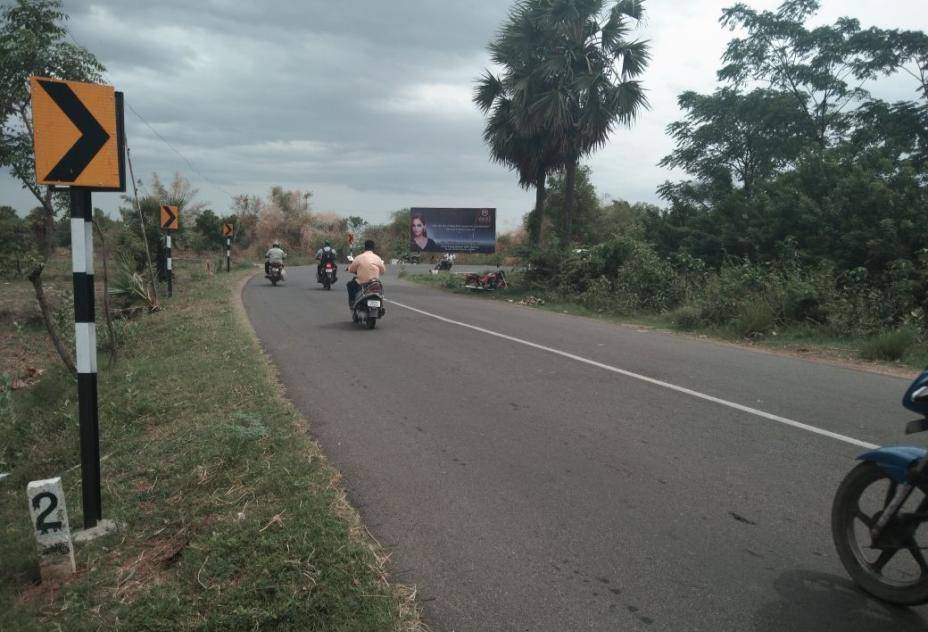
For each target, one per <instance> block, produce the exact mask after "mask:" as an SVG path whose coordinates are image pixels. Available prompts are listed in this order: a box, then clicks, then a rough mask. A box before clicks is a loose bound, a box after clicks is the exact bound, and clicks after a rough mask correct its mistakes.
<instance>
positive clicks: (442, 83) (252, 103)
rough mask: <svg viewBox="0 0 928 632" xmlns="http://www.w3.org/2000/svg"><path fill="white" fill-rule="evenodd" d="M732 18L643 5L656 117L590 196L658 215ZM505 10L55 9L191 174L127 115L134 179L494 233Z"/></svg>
mask: <svg viewBox="0 0 928 632" xmlns="http://www.w3.org/2000/svg"><path fill="white" fill-rule="evenodd" d="M732 1H733V0H687V1H686V2H683V3H681V2H671V1H670V0H651V2H649V3H648V5H647V9H648V12H649V14H648V19H647V23H646V28H645V29H644V32H643V33H642V35H643V36H644V37H648V38H651V39H652V42H653V46H654V48H653V50H654V61H653V63H652V66H651V69H650V70H649V71H648V73H647V74H646V76H645V78H644V79H645V85H646V87H647V88H648V90H649V97H650V99H651V102H652V104H653V106H654V107H653V109H652V110H651V111H650V112H647V113H644V114H643V115H642V117H641V119H640V120H639V121H638V122H637V123H636V125H635V126H634V128H632V129H631V130H625V129H622V130H617V131H616V133H615V134H614V136H613V140H612V141H611V142H610V143H609V144H608V145H607V147H605V148H604V149H603V150H602V151H600V152H597V153H596V154H595V155H594V156H593V157H592V158H591V159H590V163H591V164H592V166H593V169H594V183H595V184H596V186H597V188H598V190H599V191H600V192H601V193H603V194H609V195H611V196H613V197H623V198H626V199H631V200H645V201H658V200H657V198H656V195H655V192H654V191H655V188H656V187H657V186H658V185H659V184H660V183H661V182H662V181H663V180H665V179H667V178H669V177H673V174H670V173H669V172H667V171H665V170H662V169H660V168H658V167H656V163H657V162H658V161H659V160H660V158H661V157H662V156H664V155H665V154H666V153H667V152H668V151H669V150H670V148H671V144H670V141H669V140H668V139H667V137H666V135H665V134H664V128H665V126H666V125H667V124H668V123H670V122H672V121H673V120H675V119H676V118H678V117H679V115H680V113H679V111H678V110H677V107H676V103H675V100H676V96H677V94H678V93H679V92H680V91H682V90H684V89H694V90H699V91H710V90H712V89H713V88H714V85H715V70H716V69H717V67H718V60H719V55H720V54H721V51H722V49H723V48H724V44H725V42H726V41H727V40H728V39H729V38H730V37H731V34H730V33H728V32H725V31H723V30H722V29H721V28H720V27H719V26H718V23H717V19H718V16H719V14H720V12H721V8H722V7H723V6H725V5H727V4H731V3H732ZM777 2H778V0H756V2H755V1H752V4H758V3H762V4H763V6H764V7H766V6H767V5H771V6H772V5H774V4H776V3H777ZM510 4H511V3H510V2H509V0H469V1H466V0H395V1H393V2H374V1H372V0H355V1H349V2H332V1H331V0H306V1H303V2H300V1H299V0H293V1H285V0H272V1H270V2H248V1H244V0H243V1H233V0H159V1H158V2H151V1H150V0H145V1H141V0H131V1H130V0H65V9H66V11H67V12H68V13H69V14H70V16H71V19H70V21H69V28H70V30H71V32H72V33H73V34H74V37H75V38H76V39H77V40H78V41H80V42H81V43H82V44H83V45H85V46H87V47H88V48H90V49H91V50H92V51H93V52H94V54H96V55H97V56H98V58H99V59H100V60H101V61H102V62H103V63H104V64H105V65H106V66H107V68H108V73H107V80H108V81H109V82H111V83H113V84H114V85H116V86H117V89H120V90H122V91H123V92H124V93H125V95H126V101H127V103H128V104H129V105H131V106H132V107H133V108H134V109H135V110H137V111H138V112H139V113H140V114H141V115H142V116H144V117H145V119H146V120H147V121H148V123H149V124H151V126H152V127H153V128H154V129H155V130H157V132H158V133H159V134H161V135H162V136H163V137H165V138H166V139H167V140H168V141H169V142H170V143H171V145H173V146H174V147H176V148H177V149H179V150H180V151H181V152H182V153H183V154H184V155H185V156H186V157H187V158H189V159H190V160H192V161H193V162H194V163H195V165H196V167H197V169H198V170H199V173H197V172H194V171H192V170H191V169H190V168H189V167H188V166H187V164H186V162H185V161H184V160H182V159H181V158H179V157H178V156H177V155H175V154H174V153H173V151H171V149H169V148H168V147H167V146H165V144H164V143H163V142H162V141H161V140H159V139H158V138H157V137H156V136H155V135H154V134H153V133H152V132H151V131H150V130H149V129H148V127H147V126H146V125H145V124H144V123H142V122H141V121H140V120H139V119H137V118H136V117H135V115H134V114H132V112H131V111H130V112H127V114H126V116H127V118H126V124H127V133H128V137H129V144H130V146H131V147H132V154H133V162H134V164H135V168H136V175H138V176H142V177H144V178H148V177H149V175H150V174H151V173H152V172H158V173H160V174H162V175H163V176H166V177H169V176H170V174H172V173H174V172H175V171H180V172H182V173H184V174H185V175H187V176H188V177H189V178H190V179H191V180H192V181H193V183H194V185H195V186H196V187H198V188H199V189H200V191H201V197H202V198H203V199H204V200H208V201H210V202H211V203H212V204H213V206H214V208H217V209H226V208H228V205H229V203H230V200H229V198H228V197H227V196H226V194H225V193H224V192H223V190H225V191H229V192H231V193H236V194H237V193H241V192H248V193H254V194H262V195H263V194H266V193H267V190H268V189H269V188H270V186H272V185H274V184H281V185H283V186H288V187H293V188H303V189H311V190H313V191H315V192H316V195H315V197H314V202H315V204H316V205H317V206H318V207H320V208H324V209H326V210H334V211H337V212H341V213H352V214H363V215H366V216H367V217H369V218H371V219H374V220H380V219H385V218H386V217H387V216H388V214H389V212H390V211H391V210H394V209H396V208H399V207H402V206H409V205H416V204H441V205H454V204H460V205H462V206H470V205H476V204H480V205H489V204H492V205H495V206H497V207H498V208H499V209H500V220H501V225H505V224H507V223H508V224H510V225H515V223H516V222H518V220H519V218H521V216H522V214H523V213H525V212H526V211H527V210H528V208H529V207H530V206H531V204H532V201H533V196H532V195H531V193H527V192H524V191H522V190H521V189H519V188H518V186H517V184H516V179H515V177H514V176H513V175H512V174H511V173H510V172H508V171H507V170H506V169H505V168H503V167H501V166H499V165H495V164H493V163H491V162H490V160H489V157H488V153H487V149H486V147H485V146H484V144H483V142H482V139H481V134H482V129H483V118H482V116H481V115H480V113H479V112H477V111H476V109H475V108H474V107H473V106H472V105H471V104H470V92H471V90H472V88H473V83H474V80H475V79H476V77H477V76H479V74H480V73H481V71H482V70H483V68H484V67H485V66H486V65H487V64H488V63H489V60H488V55H487V53H486V45H487V43H488V42H489V40H490V39H491V38H492V37H493V35H494V33H495V32H496V30H497V29H498V27H499V25H500V23H501V22H502V20H503V19H504V18H505V16H506V13H507V11H508V9H509V6H510ZM867 4H868V0H846V1H845V0H823V5H824V7H823V8H824V10H825V11H832V12H837V13H847V14H851V15H855V16H857V17H860V18H861V21H862V22H863V23H864V24H869V23H873V22H875V21H876V18H875V17H874V16H875V15H876V14H877V13H878V11H877V10H875V9H872V8H868V7H867ZM900 4H909V5H910V8H909V9H908V10H907V11H905V12H903V13H905V15H906V16H907V18H908V19H907V21H908V22H909V23H912V20H914V19H915V18H919V19H920V21H921V23H925V22H926V21H928V8H924V7H922V8H919V7H921V5H918V6H916V4H917V3H914V2H908V1H907V2H906V3H900ZM880 13H881V14H882V13H885V12H880ZM919 16H920V17H919ZM829 19H831V18H829ZM894 19H895V18H894ZM882 25H884V26H891V25H892V24H882ZM897 25H898V26H903V25H902V24H897ZM892 91H893V92H894V93H895V92H899V89H898V88H893V90H892ZM200 174H202V176H201V175H200ZM204 176H205V177H204ZM220 188H221V189H222V190H221V189H220ZM19 189H20V187H19V185H18V184H17V183H15V182H13V181H12V180H11V179H10V178H9V177H8V176H3V177H0V196H2V201H0V202H8V203H13V204H14V205H15V206H17V207H18V208H21V209H26V208H29V207H31V206H32V205H34V203H33V202H32V201H31V200H30V199H29V197H28V195H27V194H25V193H23V192H21V191H20V190H19ZM94 199H95V204H97V205H99V206H101V207H103V208H106V209H113V208H115V207H116V206H117V205H118V203H119V196H118V195H102V194H101V195H98V196H96V197H95V198H94Z"/></svg>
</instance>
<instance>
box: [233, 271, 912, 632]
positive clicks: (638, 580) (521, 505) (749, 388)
mask: <svg viewBox="0 0 928 632" xmlns="http://www.w3.org/2000/svg"><path fill="white" fill-rule="evenodd" d="M314 272H315V268H292V269H290V270H289V271H288V280H287V282H286V283H284V284H283V285H281V286H280V287H276V288H275V287H271V286H270V284H269V283H268V282H267V281H266V280H265V279H263V278H262V277H261V276H257V277H255V278H254V279H252V280H251V282H249V283H248V284H247V286H246V287H245V290H244V301H245V305H246V309H247V311H248V314H249V317H250V319H251V322H252V324H253V326H254V327H255V330H256V331H257V333H258V336H259V338H260V339H261V341H262V344H263V345H264V347H265V349H266V350H267V352H268V353H269V354H270V355H271V357H272V358H273V359H274V361H275V362H276V364H277V365H278V366H279V368H280V373H281V378H282V380H283V382H284V384H285V385H286V387H287V390H288V395H289V397H290V398H291V399H292V401H293V402H294V403H295V404H296V406H297V407H298V408H299V409H300V410H301V411H302V412H303V414H305V415H306V416H307V418H308V419H310V421H311V424H312V431H313V433H314V436H315V437H316V438H317V439H318V440H319V441H320V443H321V444H322V447H323V450H324V451H325V452H326V454H327V455H328V456H329V458H330V459H331V461H332V463H333V464H334V465H335V466H336V467H337V468H338V469H339V470H340V471H341V472H342V473H343V475H344V477H345V482H346V485H347V488H348V492H349V497H350V499H351V501H352V502H353V503H354V505H355V506H356V507H358V508H359V510H360V512H361V514H362V517H363V519H364V521H365V523H366V524H367V526H368V527H369V528H370V529H371V531H372V533H373V534H374V535H375V536H376V537H377V539H378V540H379V541H380V542H381V543H383V544H384V545H386V546H387V547H388V548H389V549H390V550H392V551H393V555H392V569H393V573H394V578H395V579H396V580H397V581H400V582H404V583H409V584H416V585H417V586H418V588H419V596H420V602H421V604H422V605H423V608H424V615H425V620H426V622H427V623H428V624H429V625H430V626H432V628H433V629H436V630H449V631H451V630H456V631H464V630H494V631H497V630H512V631H516V630H526V631H528V630H530V631H533V632H534V631H542V630H552V631H565V630H622V631H630V630H648V631H668V632H669V631H674V632H679V631H684V630H685V631H690V630H693V631H695V630H706V631H720V630H739V631H740V630H756V631H758V632H781V631H785V630H791V631H802V630H809V631H813V630H822V631H834V630H853V631H854V632H871V631H872V632H877V631H880V632H883V631H885V630H894V632H899V631H903V630H905V631H908V630H913V631H914V630H925V629H928V623H926V621H928V609H926V608H917V609H896V608H891V607H888V606H886V605H883V604H881V603H879V602H877V601H875V600H872V599H869V598H867V597H866V596H864V595H863V594H861V593H860V592H858V591H857V590H856V589H854V587H853V585H852V584H851V583H850V582H849V581H848V579H847V578H846V575H845V573H844V570H843V569H842V567H841V566H840V563H839V561H838V559H837V555H836V553H835V551H834V547H833V546H832V544H831V537H830V531H829V512H830V508H831V500H832V495H833V493H834V491H835V489H836V487H837V485H838V483H839V481H840V480H841V478H842V477H843V476H844V474H845V473H846V472H847V471H848V470H849V469H850V468H851V467H853V465H854V457H855V456H856V455H857V454H859V453H860V452H861V451H863V448H862V447H861V446H864V445H867V444H877V445H882V444H886V443H894V442H898V443H905V442H907V441H906V438H905V437H904V435H903V428H904V424H905V422H906V421H908V420H909V419H910V418H911V414H910V413H907V412H906V411H905V410H903V409H902V408H901V406H900V405H899V401H900V398H901V396H902V393H903V391H904V389H905V387H906V385H907V384H908V380H906V379H902V378H896V377H889V376H883V375H876V374H872V373H866V372H862V371H857V370H852V369H846V368H839V367H831V366H827V365H823V364H817V363H812V362H807V361H803V360H801V359H796V358H790V357H784V356H779V355H773V354H768V353H762V352H758V351H752V350H747V349H741V348H737V347H734V346H731V345H725V344H719V343H713V342H710V341H703V340H698V339H694V338H689V337H684V336H678V335H673V334H668V333H661V332H652V331H645V330H642V329H640V328H635V327H626V326H617V325H614V324H609V323H605V322H600V321H595V320H591V319H585V318H579V317H574V316H567V315H563V314H557V313H551V312H548V311H543V310H537V309H532V308H526V307H521V306H516V305H510V304H506V303H502V302H494V301H482V300H478V299H473V298H468V297H462V296H456V295H451V294H447V293H442V292H439V291H436V290H432V289H429V288H425V287H422V286H417V285H413V284H410V283H407V282H404V281H402V280H398V279H396V277H395V270H391V271H390V272H388V275H387V277H386V278H385V286H386V289H387V298H388V300H389V301H390V303H388V305H387V315H386V317H385V318H384V319H383V320H382V321H381V322H380V323H378V326H377V329H375V330H373V331H368V330H364V329H361V328H359V327H357V326H356V325H354V324H353V323H352V322H351V319H350V314H349V311H348V309H347V298H346V293H345V291H344V282H345V281H346V280H347V274H345V273H343V276H344V277H345V278H341V279H339V282H338V285H337V286H336V287H335V288H334V289H333V290H332V291H329V292H327V291H325V290H323V289H322V286H320V285H318V284H317V283H316V282H315V278H314Z"/></svg>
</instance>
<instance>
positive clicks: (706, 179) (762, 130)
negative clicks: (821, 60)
mask: <svg viewBox="0 0 928 632" xmlns="http://www.w3.org/2000/svg"><path fill="white" fill-rule="evenodd" d="M677 102H678V104H679V105H680V109H681V110H683V111H684V112H686V118H684V119H683V120H682V121H677V122H675V123H671V124H670V125H669V126H668V127H667V132H668V134H670V136H671V137H672V138H673V140H674V143H675V144H676V148H675V149H674V151H673V153H671V154H670V155H669V156H666V157H665V158H664V159H663V160H661V162H660V163H659V164H660V166H662V167H675V168H680V169H683V170H684V171H686V172H687V173H690V174H693V175H694V176H695V177H696V178H697V180H699V181H700V182H702V183H705V184H709V183H716V184H720V183H727V184H729V185H730V184H735V183H740V184H741V187H742V190H743V192H744V195H745V197H746V198H747V200H748V201H750V200H751V199H752V198H753V197H754V195H755V193H756V190H757V188H758V187H760V186H762V185H763V183H764V182H766V181H767V180H769V179H770V178H771V177H772V176H773V175H774V174H775V173H777V172H778V171H779V170H780V169H781V168H783V167H784V166H786V165H787V164H788V163H790V162H791V161H793V160H795V159H796V158H797V157H798V156H799V154H800V151H801V149H802V145H803V143H802V129H801V127H802V118H801V117H802V113H801V111H800V110H798V109H797V108H796V107H795V103H794V101H793V98H792V97H791V96H790V95H789V94H786V93H783V92H775V91H771V90H764V89H756V90H754V91H752V92H750V93H748V94H741V93H739V92H738V91H737V90H734V89H732V88H721V89H719V90H717V91H716V92H715V93H713V94H711V95H703V94H697V93H695V92H684V93H683V94H681V95H680V96H679V98H678V99H677ZM662 191H663V189H662ZM662 196H663V197H665V198H669V197H670V195H669V192H667V191H663V192H662Z"/></svg>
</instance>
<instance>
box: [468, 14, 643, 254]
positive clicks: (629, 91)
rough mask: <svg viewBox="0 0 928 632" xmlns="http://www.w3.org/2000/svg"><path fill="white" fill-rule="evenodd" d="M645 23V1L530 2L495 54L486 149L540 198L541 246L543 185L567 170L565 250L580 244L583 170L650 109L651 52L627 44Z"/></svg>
mask: <svg viewBox="0 0 928 632" xmlns="http://www.w3.org/2000/svg"><path fill="white" fill-rule="evenodd" d="M642 16H643V8H642V3H641V2H638V1H637V0H630V1H626V0H623V1H621V2H614V1H611V2H603V1H598V2H586V1H581V0H526V1H525V2H520V3H518V4H516V6H515V7H514V8H513V9H512V11H511V12H510V14H509V17H508V19H507V20H506V22H504V24H503V26H502V28H501V29H500V32H499V35H498V36H497V38H496V40H494V42H493V43H491V45H490V52H491V55H492V58H493V61H494V62H495V63H496V64H498V65H500V66H501V67H502V68H503V71H502V74H501V75H500V76H495V75H493V74H492V73H490V72H489V71H488V72H486V73H485V74H484V76H483V77H482V78H481V79H480V81H479V83H478V86H477V89H476V91H475V96H474V100H475V102H476V103H477V105H478V107H480V109H481V110H482V111H483V112H485V113H489V115H490V116H489V119H488V122H487V126H486V129H485V131H484V139H485V140H486V141H487V143H488V144H489V145H490V149H491V155H492V156H493V158H494V159H495V160H497V161H498V162H501V163H503V164H506V165H508V166H510V167H511V168H513V169H515V170H516V171H518V173H519V181H520V184H522V185H523V186H526V187H527V186H535V187H536V188H537V189H538V190H539V194H540V196H539V199H538V203H536V210H535V211H534V213H533V215H532V216H531V217H532V221H531V222H529V225H528V228H529V234H530V240H531V242H532V243H533V244H534V245H536V246H537V245H538V244H539V239H538V236H539V232H540V223H539V218H538V213H539V211H540V209H541V208H543V204H541V201H542V196H543V195H544V182H545V180H544V178H545V176H546V175H548V174H549V173H551V172H553V171H554V170H556V169H559V168H561V167H563V168H564V172H565V176H564V177H565V183H564V189H565V198H564V204H563V206H562V208H563V222H561V223H558V224H556V228H557V230H558V231H559V233H560V243H561V246H562V247H566V245H567V244H568V243H569V242H570V241H571V239H572V238H573V235H574V230H573V226H572V221H573V213H574V209H575V197H574V193H575V180H576V177H575V176H576V172H577V163H578V160H579V159H580V158H581V157H583V156H586V155H588V154H590V153H591V152H593V151H595V150H596V149H598V148H600V147H601V146H602V145H603V144H604V143H605V142H606V141H607V139H608V138H609V136H610V135H611V133H612V131H613V129H614V127H615V126H616V124H623V125H625V124H630V123H631V122H632V121H633V120H634V118H635V116H636V115H637V113H638V112H639V110H641V109H642V108H645V107H647V99H646V98H645V96H644V91H643V88H642V86H641V83H640V81H639V77H640V76H641V75H642V74H643V72H644V69H645V67H646V66H647V64H648V62H649V60H650V53H649V50H648V44H647V43H646V42H643V41H640V40H636V41H632V40H630V39H628V35H629V33H630V31H631V29H632V27H633V25H635V24H637V23H638V22H640V20H641V19H642Z"/></svg>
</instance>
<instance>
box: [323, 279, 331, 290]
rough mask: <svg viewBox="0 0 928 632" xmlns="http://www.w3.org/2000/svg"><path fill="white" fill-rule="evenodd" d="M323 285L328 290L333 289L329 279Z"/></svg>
mask: <svg viewBox="0 0 928 632" xmlns="http://www.w3.org/2000/svg"><path fill="white" fill-rule="evenodd" d="M322 287H324V288H325V289H327V290H331V289H332V284H331V283H329V282H328V281H324V282H323V283H322Z"/></svg>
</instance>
